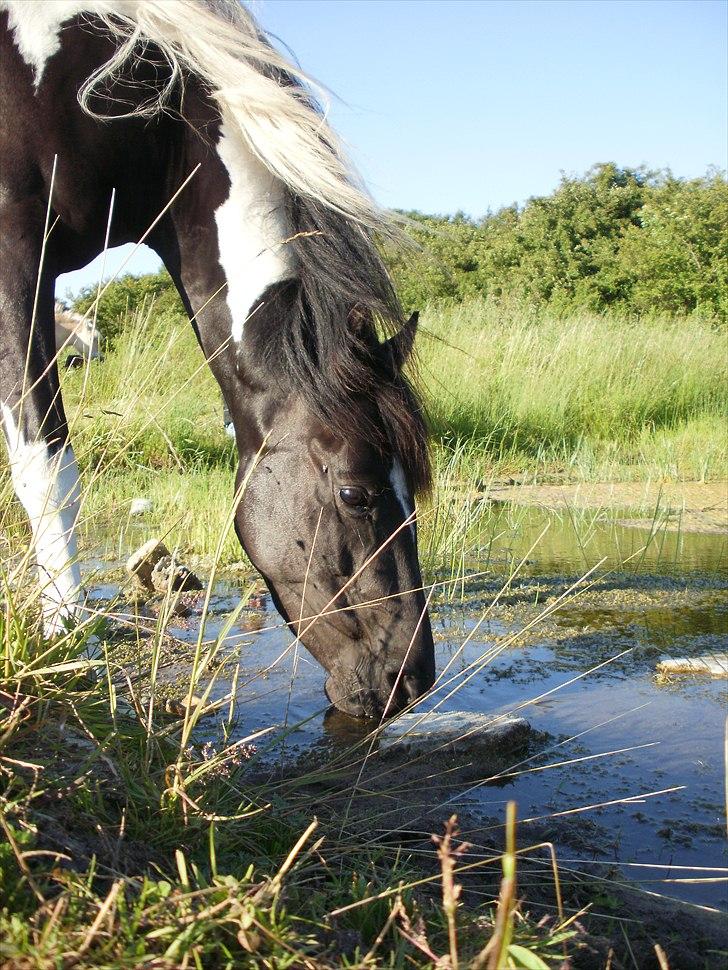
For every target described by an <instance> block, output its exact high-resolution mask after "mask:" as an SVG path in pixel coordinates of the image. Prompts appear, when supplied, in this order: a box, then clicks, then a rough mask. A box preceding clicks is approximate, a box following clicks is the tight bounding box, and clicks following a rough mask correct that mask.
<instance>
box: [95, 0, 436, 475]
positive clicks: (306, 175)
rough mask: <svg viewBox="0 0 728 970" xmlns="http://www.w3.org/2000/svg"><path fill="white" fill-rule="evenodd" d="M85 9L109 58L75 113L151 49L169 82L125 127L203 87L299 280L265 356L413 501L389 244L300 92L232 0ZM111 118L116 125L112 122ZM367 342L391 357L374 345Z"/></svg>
mask: <svg viewBox="0 0 728 970" xmlns="http://www.w3.org/2000/svg"><path fill="white" fill-rule="evenodd" d="M87 9H88V12H89V13H93V14H94V15H95V16H96V17H98V18H99V19H100V21H101V22H102V24H103V26H104V27H105V29H106V30H108V32H109V33H110V34H111V35H112V36H113V37H114V38H115V39H116V41H117V48H116V51H115V52H114V54H113V55H112V57H111V58H110V59H109V60H108V61H106V62H105V63H104V64H102V65H101V66H100V67H99V68H98V69H97V70H96V71H94V73H93V74H92V75H91V76H90V77H89V78H88V79H87V80H86V82H85V84H84V85H82V87H81V90H80V91H79V95H78V98H79V103H80V104H81V107H82V108H83V110H84V111H86V112H87V113H88V114H89V115H91V116H92V117H101V118H103V117H105V116H103V115H100V114H99V113H98V105H99V104H100V103H101V101H100V99H103V98H104V97H105V93H104V92H105V91H108V90H109V88H110V87H111V82H113V80H114V79H115V78H116V77H119V76H121V75H123V72H124V69H125V68H126V67H127V66H128V64H129V63H130V62H133V59H134V58H136V57H139V56H143V51H144V48H145V47H146V45H148V44H150V43H151V44H153V45H154V46H155V47H156V48H157V49H158V51H159V52H160V54H161V56H162V58H163V59H164V60H165V61H166V62H167V64H168V67H169V70H168V72H167V73H166V80H165V81H164V82H163V83H161V85H160V86H159V87H155V88H154V89H153V90H151V91H150V94H149V97H148V98H147V99H146V100H143V101H141V102H140V103H138V104H137V105H135V106H134V107H133V108H132V109H131V111H130V114H131V115H137V116H139V115H141V116H149V117H152V116H155V115H157V114H159V113H160V112H162V111H164V110H165V109H167V108H168V106H170V105H172V104H174V103H175V102H176V100H177V99H178V94H179V86H180V85H181V84H182V85H183V84H184V79H185V76H186V75H190V74H191V75H194V76H195V77H197V78H198V79H199V80H200V81H201V83H202V84H203V85H204V87H205V88H206V89H207V91H208V93H209V95H210V97H211V98H212V100H213V101H214V102H215V103H216V105H217V107H218V110H219V112H220V116H221V118H223V119H224V121H225V124H226V125H230V126H232V128H233V129H237V131H238V132H239V133H240V134H241V135H242V137H243V138H244V140H245V142H246V144H247V145H248V146H249V147H250V150H251V151H252V152H253V154H254V155H255V156H256V157H257V158H258V159H259V160H260V161H261V162H262V163H263V165H265V167H266V168H267V169H268V170H269V171H270V172H271V173H272V174H273V175H275V176H276V177H277V178H278V179H279V180H280V181H281V182H282V183H283V185H284V186H285V189H286V201H287V206H288V216H289V219H290V224H291V226H292V234H291V236H292V238H291V239H289V240H288V241H287V245H288V246H290V247H291V249H292V252H293V255H294V257H295V260H296V262H297V266H298V273H297V279H296V281H295V284H294V291H295V292H294V293H293V296H292V298H291V299H290V300H289V304H290V305H289V313H288V314H286V318H285V326H281V327H276V331H277V336H278V339H277V340H276V341H270V340H269V341H267V346H268V348H269V352H270V353H274V354H275V355H276V357H277V363H279V364H281V365H282V366H283V367H284V368H285V370H286V372H287V373H288V374H289V376H290V378H291V380H292V381H293V383H294V385H295V387H296V388H297V390H299V392H300V393H302V394H303V395H304V397H305V399H306V401H307V403H308V404H309V406H310V407H311V409H312V410H313V412H314V413H316V414H318V415H319V416H320V417H321V418H322V420H324V421H325V422H326V423H327V425H328V426H330V427H332V429H333V430H335V431H337V432H339V433H340V434H341V435H342V436H344V437H345V436H346V434H347V431H348V433H349V434H350V433H351V427H352V422H355V423H356V422H358V425H357V426H358V429H359V430H360V431H362V432H363V433H366V434H368V437H369V440H371V441H372V442H373V443H375V444H378V445H379V446H380V447H381V450H382V451H383V452H384V451H386V450H387V449H388V448H391V449H392V450H393V451H394V453H395V454H396V455H397V456H398V457H399V458H400V460H401V461H402V464H403V467H404V470H405V474H406V476H407V478H408V481H409V484H410V486H411V487H412V489H413V491H417V490H422V489H426V488H427V487H428V485H429V481H430V467H429V459H428V450H427V443H426V441H427V436H426V430H425V422H424V419H423V408H422V405H421V403H420V402H419V400H418V397H417V395H416V393H415V391H414V390H413V388H412V386H411V384H410V383H409V382H408V380H407V379H406V378H405V377H404V375H403V374H402V372H401V366H399V365H398V366H393V361H394V360H395V359H396V358H397V356H398V354H397V345H396V342H397V340H398V339H400V340H404V341H405V342H406V338H404V337H399V338H398V334H401V332H402V327H403V324H404V318H403V316H402V311H401V307H400V305H399V301H398V299H397V296H396V294H395V292H394V289H393V287H392V283H391V280H390V277H389V274H388V272H387V269H386V267H385V266H384V263H383V261H382V258H381V256H380V253H379V248H378V246H377V237H381V236H384V237H387V236H389V237H391V236H396V235H397V232H396V230H395V229H394V222H393V220H392V218H391V216H390V215H388V214H387V213H386V212H385V211H384V210H382V209H381V208H380V207H379V206H377V204H376V203H375V202H374V200H373V199H372V198H371V196H370V195H369V194H368V193H367V192H366V190H365V188H364V187H363V185H362V184H361V181H360V179H359V178H358V176H357V175H356V173H355V172H354V170H353V168H352V167H351V165H350V163H349V161H348V159H347V158H346V155H345V152H344V151H343V148H342V146H341V143H340V141H339V139H338V137H337V135H336V133H335V132H334V131H333V129H332V128H331V127H330V125H329V124H328V122H327V120H326V116H325V113H324V112H322V110H321V108H320V107H319V105H318V103H317V99H316V97H315V96H314V91H313V85H312V82H311V81H310V79H309V78H308V77H307V76H306V75H305V74H304V73H303V71H301V69H300V68H299V67H298V66H297V65H295V64H294V63H293V61H292V60H290V59H288V58H287V57H285V56H284V55H283V54H281V53H279V52H278V51H277V50H275V48H274V47H273V46H272V45H271V43H270V42H269V41H268V39H267V38H266V37H265V35H264V33H263V31H262V29H261V28H260V27H259V25H258V24H257V22H256V20H255V18H254V17H253V16H252V14H251V13H250V12H249V11H248V10H247V9H245V8H244V7H243V6H241V5H240V3H238V2H237V0H176V2H175V3H169V2H168V0H90V2H89V6H88V8H87ZM117 107H118V106H117ZM113 116H114V117H115V118H119V117H123V115H120V114H119V113H118V111H117V110H116V109H115V111H114V115H113ZM377 329H379V330H380V331H382V332H383V333H384V334H385V335H389V336H391V337H392V338H393V341H394V343H391V344H390V345H385V344H380V343H379V340H378V339H377ZM274 344H275V349H272V348H273V346H274ZM385 347H386V348H387V350H386V352H385V349H384V348H385ZM405 356H406V354H401V355H400V357H401V358H402V359H403V358H404V357H405ZM372 414H374V415H375V416H378V417H379V422H380V423H379V424H377V421H376V417H372ZM382 429H383V430H382Z"/></svg>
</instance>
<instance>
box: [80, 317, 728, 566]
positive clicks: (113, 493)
mask: <svg viewBox="0 0 728 970" xmlns="http://www.w3.org/2000/svg"><path fill="white" fill-rule="evenodd" d="M726 351H728V341H727V338H726V331H725V330H721V329H718V328H715V327H713V326H711V325H710V324H708V323H706V322H705V321H700V320H698V319H695V320H684V319H682V320H680V319H678V320H675V319H667V318H665V319H662V318H656V319H651V320H640V321H638V320H630V319H619V318H609V317H602V316H588V315H584V316H579V317H569V318H566V319H558V318H553V317H549V316H539V315H528V314H526V313H525V312H524V311H523V310H522V309H515V308H511V310H510V311H509V309H508V308H504V307H498V306H496V305H490V304H486V303H483V302H482V301H476V302H473V303H470V304H467V303H466V304H463V305H460V306H456V307H452V308H449V309H426V310H425V311H424V313H423V314H422V322H421V334H420V337H419V355H420V378H421V383H422V385H423V389H424V392H425V397H426V400H427V406H428V410H429V414H430V417H431V423H432V427H433V442H434V458H435V465H436V470H437V476H436V477H437V485H436V489H435V493H434V500H433V501H434V504H435V505H437V506H439V509H440V511H439V514H438V515H433V516H429V517H426V518H425V519H424V520H423V529H422V546H423V549H424V550H425V553H426V556H429V557H435V558H436V557H437V555H438V550H439V548H440V546H441V541H440V538H439V537H440V536H444V537H446V536H447V533H448V532H452V531H453V529H454V528H455V522H456V521H459V518H460V511H458V512H452V513H451V517H452V521H443V512H442V508H443V502H442V496H443V493H444V492H446V491H448V490H460V491H462V490H467V489H468V488H471V487H475V486H478V487H480V488H482V486H483V485H484V484H487V483H489V482H491V481H494V480H499V479H504V478H505V479H508V478H509V477H512V476H517V477H519V478H524V479H527V480H529V481H539V482H551V481H642V480H653V481H654V480H677V481H681V480H687V481H705V480H710V479H715V478H721V477H724V475H725V469H726V462H727V455H728V436H727V435H726V413H727V411H728V386H727V385H726V381H725V379H724V363H725V358H726ZM64 384H65V388H64V393H65V398H66V402H67V410H68V413H69V415H70V420H71V425H72V433H73V438H74V442H75V445H76V452H77V455H78V457H79V462H80V464H81V468H82V470H83V475H84V480H85V482H86V484H87V486H88V487H87V488H86V490H85V505H84V522H85V526H84V529H85V531H86V534H87V535H88V536H89V538H90V540H91V541H92V542H93V540H94V534H97V533H98V530H99V528H100V529H102V530H103V531H108V529H109V528H112V529H113V531H114V532H117V531H118V529H119V523H120V522H123V521H124V514H123V513H124V510H125V509H128V507H129V504H130V502H131V500H132V499H133V498H135V497H139V496H146V497H149V498H151V499H152V501H153V503H154V508H155V518H156V519H157V520H158V521H159V522H160V523H165V529H168V530H169V537H170V541H171V542H173V543H177V544H179V545H180V546H181V547H182V548H185V550H186V551H191V552H195V553H197V554H199V555H203V556H204V555H210V554H211V553H212V552H213V550H214V549H215V547H216V543H217V537H218V535H219V532H220V528H221V524H222V522H223V521H224V520H225V516H226V514H227V511H228V507H229V503H230V500H231V497H232V490H233V485H232V481H233V473H234V468H235V463H236V458H235V453H234V447H233V445H232V443H231V442H230V440H229V439H228V438H227V437H226V436H225V434H224V431H223V427H222V401H221V398H220V394H219V392H218V389H217V386H216V384H215V382H214V380H213V378H212V376H211V374H210V373H209V370H208V369H207V367H206V366H205V363H204V360H203V358H202V354H201V352H200V350H199V348H198V346H197V343H196V341H195V338H194V336H193V334H192V331H191V328H190V327H189V325H188V324H187V323H186V322H185V321H182V320H179V319H178V318H175V317H174V316H167V317H162V318H157V317H155V314H154V308H153V307H152V308H149V309H147V310H142V311H140V312H139V313H137V314H135V315H133V316H132V318H131V319H130V321H129V324H128V326H127V327H126V328H125V330H124V333H123V336H122V337H121V338H120V340H119V342H118V344H117V346H116V349H115V351H114V352H113V353H111V354H110V355H109V356H108V357H107V360H106V361H105V362H104V364H103V365H101V366H99V365H96V364H94V365H93V366H92V367H91V368H90V371H89V373H88V375H87V376H86V375H84V373H83V372H82V371H78V370H77V371H71V372H68V373H66V375H65V378H64ZM435 520H437V525H436V527H435V526H433V527H432V528H434V529H435V531H436V534H435V532H433V531H432V528H431V526H430V524H429V523H430V522H434V521H435ZM461 526H462V523H461V522H460V526H458V528H461ZM456 531H457V529H456ZM443 541H444V540H443ZM239 555H240V553H239V547H238V545H237V542H236V540H235V539H234V537H232V538H229V539H228V540H227V541H226V543H225V546H224V550H223V561H226V562H231V561H235V560H236V559H238V558H239Z"/></svg>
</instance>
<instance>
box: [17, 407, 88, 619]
mask: <svg viewBox="0 0 728 970" xmlns="http://www.w3.org/2000/svg"><path fill="white" fill-rule="evenodd" d="M2 415H3V422H4V425H5V435H6V437H7V441H8V458H9V461H10V471H11V474H12V479H13V486H14V488H15V492H16V494H17V496H18V498H19V499H20V501H21V503H22V505H23V507H24V508H25V511H26V513H27V514H28V518H29V519H30V526H31V529H32V532H33V548H34V551H35V558H36V562H37V565H38V578H39V580H40V585H41V589H42V593H43V614H44V618H45V629H46V632H47V633H48V634H53V633H56V632H60V631H61V630H62V629H63V621H64V619H69V618H72V617H73V616H74V614H75V612H76V611H75V607H76V606H77V605H78V604H79V603H80V600H81V571H80V569H79V565H78V554H77V548H76V539H75V537H74V534H73V530H74V526H75V524H76V519H77V517H78V509H79V482H78V469H77V467H76V459H75V456H74V454H73V449H72V448H71V446H70V445H66V446H65V447H64V448H61V449H60V450H59V451H58V453H57V454H56V455H53V456H51V455H49V453H48V448H47V446H46V445H45V443H44V442H40V441H37V442H27V441H25V439H24V438H23V435H22V433H21V432H20V430H19V429H18V427H17V425H16V423H15V418H14V416H13V413H12V411H11V410H10V408H9V407H7V406H6V405H5V404H3V405H2Z"/></svg>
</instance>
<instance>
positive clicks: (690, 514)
mask: <svg viewBox="0 0 728 970" xmlns="http://www.w3.org/2000/svg"><path fill="white" fill-rule="evenodd" d="M483 494H484V497H485V498H487V499H489V500H490V501H492V502H511V503H513V504H515V505H530V506H533V505H536V506H541V507H542V508H546V509H556V510H560V509H561V510H566V509H632V510H634V511H635V512H638V513H640V512H641V513H642V514H641V515H638V516H635V517H634V518H625V519H623V520H621V521H622V523H623V524H624V525H628V526H631V527H632V528H647V529H649V528H652V527H654V526H655V525H659V526H661V527H664V528H667V529H671V530H681V531H683V532H704V533H710V534H713V535H728V481H720V482H709V483H708V482H606V483H601V482H584V483H579V484H572V485H526V484H507V485H506V484H503V485H502V484H494V485H492V486H490V487H488V488H487V489H486V490H485V492H484V493H483Z"/></svg>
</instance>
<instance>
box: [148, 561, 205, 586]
mask: <svg viewBox="0 0 728 970" xmlns="http://www.w3.org/2000/svg"><path fill="white" fill-rule="evenodd" d="M152 586H153V587H154V589H155V590H156V591H157V592H158V593H167V592H169V591H171V592H173V593H177V592H178V591H179V590H185V591H189V590H193V589H202V583H201V582H200V580H199V579H198V578H197V576H195V574H194V573H193V572H192V570H191V569H189V568H188V567H187V566H184V565H183V564H182V563H180V562H177V561H176V560H175V559H174V557H173V556H162V558H161V559H159V560H157V562H156V563H155V566H154V569H152Z"/></svg>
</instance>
